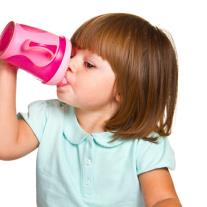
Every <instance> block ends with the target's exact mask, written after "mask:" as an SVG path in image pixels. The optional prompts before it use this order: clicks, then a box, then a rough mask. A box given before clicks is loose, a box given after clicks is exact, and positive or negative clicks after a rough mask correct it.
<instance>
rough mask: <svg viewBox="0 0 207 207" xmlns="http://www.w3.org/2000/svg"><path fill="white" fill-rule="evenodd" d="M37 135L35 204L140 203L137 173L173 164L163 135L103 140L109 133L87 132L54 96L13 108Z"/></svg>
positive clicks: (130, 206) (129, 206)
mask: <svg viewBox="0 0 207 207" xmlns="http://www.w3.org/2000/svg"><path fill="white" fill-rule="evenodd" d="M17 117H18V118H19V119H21V118H23V119H24V120H25V121H26V122H27V124H28V125H29V126H30V127H31V129H32V130H33V132H34V133H35V135H36V137H37V139H38V140H39V143H40V144H39V147H38V153H37V171H36V174H37V179H36V181H37V186H36V187H37V206H38V207H58V206H60V207H114V206H118V207H144V202H143V195H142V191H141V188H140V183H139V180H138V177H137V176H138V175H139V174H141V173H144V172H147V171H150V170H153V169H156V168H162V167H167V168H169V169H174V167H175V159H174V152H173V150H172V148H171V146H170V144H169V141H168V139H167V138H163V137H160V138H159V142H158V144H154V143H151V142H148V141H144V140H142V139H135V140H128V141H126V140H122V139H118V140H116V141H115V142H112V143H109V141H111V140H112V133H110V132H100V133H91V134H89V133H87V132H86V131H84V130H83V129H82V128H81V126H80V125H79V123H78V121H77V118H76V115H75V110H74V108H73V107H71V106H69V105H67V104H64V103H62V102H60V101H58V100H43V101H36V102H33V103H31V104H30V105H29V107H28V112H27V113H19V114H18V115H17Z"/></svg>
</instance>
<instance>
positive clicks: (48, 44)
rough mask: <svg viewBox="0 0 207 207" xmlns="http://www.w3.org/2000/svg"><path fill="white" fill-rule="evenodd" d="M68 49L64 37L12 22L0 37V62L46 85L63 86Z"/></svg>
mask: <svg viewBox="0 0 207 207" xmlns="http://www.w3.org/2000/svg"><path fill="white" fill-rule="evenodd" d="M71 48H72V47H71V42H70V41H69V40H68V39H66V38H65V37H60V36H57V35H55V34H52V33H49V32H47V31H44V30H41V29H38V28H34V27H30V26H27V25H23V24H17V23H14V22H13V21H11V22H9V23H8V24H7V25H6V27H5V28H4V30H3V32H2V34H1V35H0V59H2V60H4V61H6V62H8V63H10V64H12V65H14V66H17V67H18V68H21V69H23V70H25V71H27V72H29V73H31V74H32V75H34V76H35V77H37V78H38V79H40V80H41V81H42V82H43V83H45V84H49V85H58V84H59V83H62V84H64V76H65V72H66V70H67V68H68V64H69V61H70V56H71Z"/></svg>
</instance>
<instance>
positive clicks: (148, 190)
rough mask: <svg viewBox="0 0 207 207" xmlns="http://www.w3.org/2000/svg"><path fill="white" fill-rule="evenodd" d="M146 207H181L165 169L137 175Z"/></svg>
mask: <svg viewBox="0 0 207 207" xmlns="http://www.w3.org/2000/svg"><path fill="white" fill-rule="evenodd" d="M138 179H139V181H140V184H141V188H142V191H143V194H144V201H145V205H146V206H147V207H166V206H167V207H181V206H182V205H181V203H180V201H179V199H178V196H177V194H176V191H175V188H174V185H173V181H172V178H171V176H170V173H169V171H168V169H167V168H161V169H156V170H152V171H149V172H146V173H143V174H141V175H139V178H138Z"/></svg>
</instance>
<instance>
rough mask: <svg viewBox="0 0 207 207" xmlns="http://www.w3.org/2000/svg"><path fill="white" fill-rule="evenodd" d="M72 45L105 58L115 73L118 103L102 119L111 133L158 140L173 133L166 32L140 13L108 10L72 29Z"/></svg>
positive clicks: (174, 71)
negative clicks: (110, 115) (108, 117)
mask: <svg viewBox="0 0 207 207" xmlns="http://www.w3.org/2000/svg"><path fill="white" fill-rule="evenodd" d="M71 42H72V44H73V45H75V46H76V47H80V48H82V49H88V50H91V51H92V52H94V53H96V54H98V55H100V56H101V57H102V58H104V59H106V60H107V61H108V62H109V63H110V65H111V67H112V69H113V71H114V73H115V75H116V82H115V85H116V91H118V93H119V94H120V98H121V101H120V106H119V109H118V111H117V113H116V114H114V116H113V117H111V119H110V120H109V121H108V122H107V123H106V126H105V130H107V131H111V132H113V133H114V138H115V139H118V138H122V139H131V138H142V139H146V140H148V141H152V142H154V141H156V140H157V138H158V137H153V136H150V134H151V133H152V132H156V133H158V134H159V135H160V136H168V135H170V134H171V126H172V120H173V115H174V110H175V105H176V99H177V84H178V66H177V59H176V52H175V48H174V47H173V45H172V42H171V41H170V40H169V38H168V37H167V35H166V34H165V33H164V32H163V31H162V30H161V29H159V28H158V27H155V26H153V25H151V24H150V23H149V22H148V21H146V20H144V19H143V18H141V17H138V16H135V15H132V14H125V13H109V14H104V15H100V16H97V17H94V18H92V19H90V20H89V21H87V22H85V23H84V24H83V25H82V26H80V27H79V28H78V29H77V31H76V32H75V33H74V34H73V36H72V38H71Z"/></svg>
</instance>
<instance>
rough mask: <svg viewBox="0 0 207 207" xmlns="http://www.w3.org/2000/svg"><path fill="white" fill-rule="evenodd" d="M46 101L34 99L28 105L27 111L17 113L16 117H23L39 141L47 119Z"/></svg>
mask: <svg viewBox="0 0 207 207" xmlns="http://www.w3.org/2000/svg"><path fill="white" fill-rule="evenodd" d="M46 109H47V102H46V101H35V102H32V103H31V104H29V105H28V112H27V113H21V112H20V113H18V114H17V118H18V119H24V121H25V122H26V123H27V124H28V125H29V126H30V127H31V129H32V131H33V132H34V134H35V135H36V137H37V139H38V141H39V142H40V141H41V139H42V136H43V133H44V129H45V126H46V121H47V112H46Z"/></svg>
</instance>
